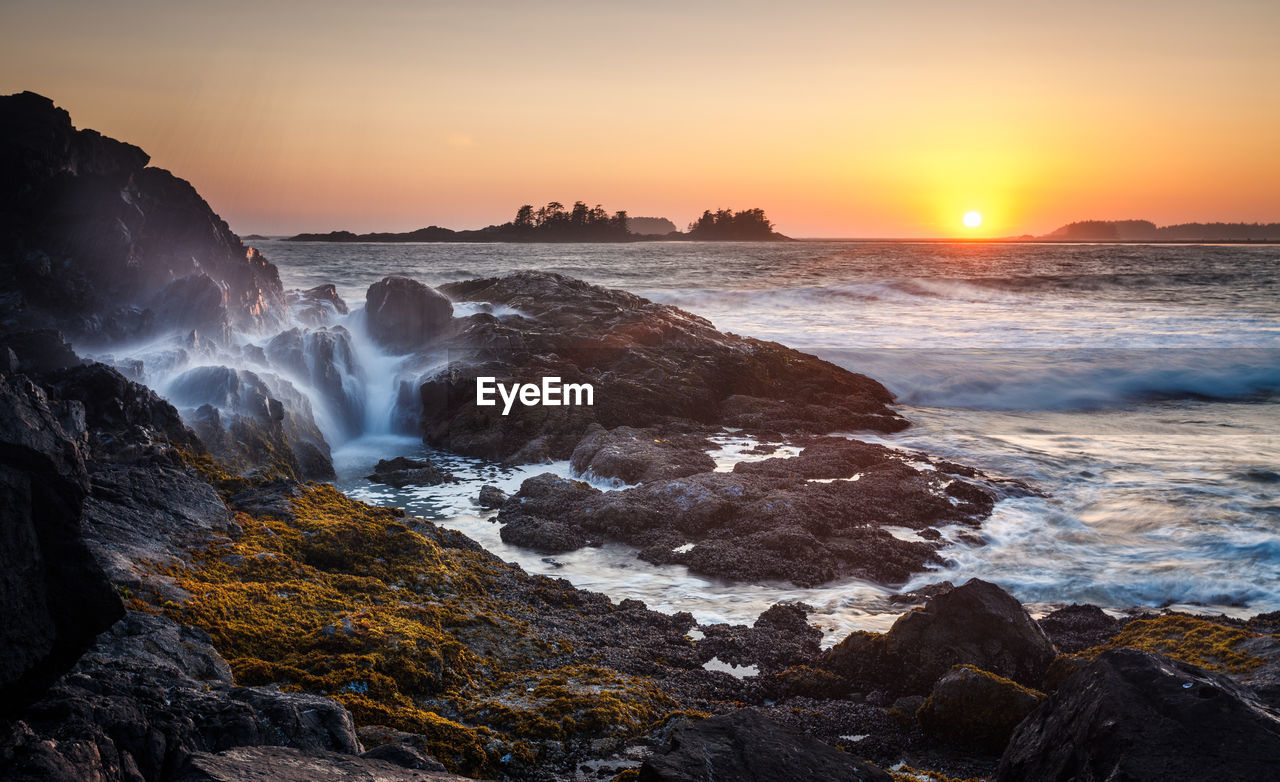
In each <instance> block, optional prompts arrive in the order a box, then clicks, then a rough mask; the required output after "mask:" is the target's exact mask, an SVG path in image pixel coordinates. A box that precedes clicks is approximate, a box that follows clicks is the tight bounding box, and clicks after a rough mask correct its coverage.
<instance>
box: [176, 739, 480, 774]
mask: <svg viewBox="0 0 1280 782" xmlns="http://www.w3.org/2000/svg"><path fill="white" fill-rule="evenodd" d="M367 754H368V753H366V756H362V757H352V756H351V755H340V754H338V753H336V752H315V751H312V752H302V751H300V750H296V749H289V748H287V747H237V748H235V749H228V750H223V751H222V752H218V753H215V754H210V753H207V752H198V753H196V754H195V755H193V756H192V757H191V759H190V760H189V761H188V763H187V765H186V767H185V768H183V769H182V771H181V772H180V773H179V774H178V776H177V777H176V778H175V782H244V780H251V779H260V780H271V782H454V780H458V782H461V781H462V780H465V779H466V777H460V776H456V775H454V774H448V773H444V772H443V771H436V770H433V769H415V768H412V767H406V766H403V765H400V764H397V763H393V762H388V761H387V760H383V759H379V758H376V757H367Z"/></svg>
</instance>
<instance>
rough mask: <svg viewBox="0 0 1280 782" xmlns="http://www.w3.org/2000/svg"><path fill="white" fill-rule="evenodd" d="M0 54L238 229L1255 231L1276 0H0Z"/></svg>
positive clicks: (8, 69)
mask: <svg viewBox="0 0 1280 782" xmlns="http://www.w3.org/2000/svg"><path fill="white" fill-rule="evenodd" d="M206 5H207V6H208V7H205V6H206ZM214 5H216V6H217V7H216V9H215V8H214ZM108 6H110V7H108ZM0 44H2V45H0V90H2V91H3V92H5V93H9V92H15V91H19V90H23V89H29V90H34V91H36V92H40V93H42V94H45V95H47V96H49V97H51V98H53V99H54V101H55V102H57V103H58V104H59V105H61V106H62V107H64V108H66V109H67V110H68V111H70V112H71V115H72V119H73V120H74V121H75V122H76V124H77V125H78V126H80V127H91V128H95V129H98V130H101V131H102V132H104V133H106V134H108V135H111V136H115V137H116V138H120V139H123V140H127V141H130V142H133V143H136V144H138V145H139V146H141V147H143V148H144V149H146V150H147V151H148V152H149V153H151V155H152V160H153V163H154V164H155V165H159V166H163V167H165V168H168V169H170V170H172V171H174V172H175V173H176V174H178V175H179V176H182V177H184V178H187V179H189V180H191V181H192V182H193V183H194V184H195V186H196V187H197V188H198V189H199V190H200V192H201V193H202V194H203V195H204V196H205V197H206V198H207V199H208V200H209V202H210V203H211V204H212V206H213V207H214V209H216V210H217V211H218V212H219V213H221V214H222V215H223V217H225V218H227V220H228V221H229V222H230V223H231V225H232V227H233V228H234V229H235V230H237V231H239V232H241V233H250V232H258V233H292V232H296V231H302V230H330V229H335V228H350V229H354V230H407V229H411V228H417V227H421V226H423V225H428V224H437V225H445V226H449V227H454V228H474V227H480V226H483V225H487V224H490V223H496V222H503V221H506V220H509V219H510V218H511V216H512V214H514V211H515V208H516V207H517V206H519V205H520V204H522V203H534V204H539V203H544V202H546V201H549V200H553V199H555V200H560V201H564V202H566V203H568V202H572V201H573V200H575V199H579V198H581V199H583V200H587V201H589V202H591V203H596V202H599V203H601V204H603V205H604V206H605V207H606V208H608V209H610V210H613V209H627V210H628V211H629V212H630V213H631V214H633V215H657V216H665V217H669V218H671V219H672V220H673V221H675V222H676V223H677V224H679V225H681V226H682V227H683V225H684V224H686V223H688V222H689V221H690V220H692V219H693V218H694V217H696V216H697V214H699V213H700V212H701V210H702V209H704V208H707V207H712V208H714V207H719V206H725V207H732V208H747V207H753V206H759V207H762V208H764V209H765V210H766V211H767V212H768V214H769V215H770V217H772V218H773V220H774V222H775V223H776V224H777V226H778V228H779V229H780V230H782V231H783V232H784V233H787V234H789V235H792V236H862V237H885V236H900V237H918V236H984V235H985V236H1001V235H1013V234H1022V233H1035V234H1039V233H1044V232H1047V231H1050V230H1052V229H1053V228H1055V227H1057V226H1058V225H1060V224H1062V223H1065V222H1069V221H1071V220H1077V219H1086V218H1102V219H1112V218H1131V217H1142V218H1147V219H1151V220H1154V221H1156V222H1157V223H1161V224H1166V223H1173V222H1186V221H1193V220H1225V221H1236V220H1243V221H1280V89H1277V86H1276V85H1277V84H1280V3H1277V2H1275V0H1255V1H1252V2H1213V3H1209V2H1180V1H1172V2H1163V3H1156V2H1092V1H1087V0H1086V1H1078V2H1073V3H1047V2H1045V3H1041V2H1025V0H1024V1H1023V2H983V1H982V0H974V1H973V2H968V3H961V2H929V1H928V0H910V1H909V2H898V3H888V2H884V3H875V4H872V3H852V2H792V3H788V4H785V8H784V4H781V3H753V2H734V3H713V2H698V3H688V2H678V3H677V2H649V3H643V4H641V3H633V4H620V3H619V4H606V3H595V4H586V3H570V2H541V3H530V2H522V3H498V2H483V0H476V1H475V2H468V3H449V4H445V3H423V2H407V1H403V0H402V1H399V2H391V1H389V0H388V1H384V2H378V1H377V0H374V1H373V2H364V3H359V4H357V3H346V2H344V3H336V2H335V3H330V2H315V3H284V2H273V0H255V1H254V2H229V3H218V4H196V3H163V2H120V3H112V4H105V3H103V4H98V3H94V4H90V3H63V2H56V1H49V0H46V1H45V2H40V3H34V2H32V3H26V2H12V0H10V2H6V3H5V4H4V5H3V6H2V7H0ZM969 210H977V211H979V212H981V213H982V214H983V215H984V218H985V220H984V223H983V225H982V226H981V227H980V228H978V229H973V230H971V229H966V228H964V226H963V225H962V223H961V217H962V215H963V214H964V213H965V212H967V211H969Z"/></svg>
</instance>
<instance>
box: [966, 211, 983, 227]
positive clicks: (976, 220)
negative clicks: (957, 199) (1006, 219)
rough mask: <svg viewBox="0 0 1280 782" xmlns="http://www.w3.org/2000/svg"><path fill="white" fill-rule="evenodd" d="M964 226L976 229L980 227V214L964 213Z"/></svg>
mask: <svg viewBox="0 0 1280 782" xmlns="http://www.w3.org/2000/svg"><path fill="white" fill-rule="evenodd" d="M964 224H965V227H967V228H977V227H978V226H980V225H982V214H981V213H980V212H965V213H964Z"/></svg>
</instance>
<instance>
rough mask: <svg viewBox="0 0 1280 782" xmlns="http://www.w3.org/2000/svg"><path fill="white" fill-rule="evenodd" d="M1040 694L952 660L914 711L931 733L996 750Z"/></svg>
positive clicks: (921, 723) (947, 739) (976, 746)
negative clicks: (930, 691)
mask: <svg viewBox="0 0 1280 782" xmlns="http://www.w3.org/2000/svg"><path fill="white" fill-rule="evenodd" d="M1042 700H1044V693H1041V692H1038V691H1036V690H1032V689H1029V688H1027V687H1023V686H1022V685H1020V684H1018V683H1017V682H1015V681H1012V680H1010V679H1006V678H1004V677H1003V676H996V675H995V674H993V673H989V672H987V671H984V670H982V669H981V668H975V667H974V666H972V665H957V666H956V667H954V668H952V669H951V670H950V671H949V672H948V673H947V675H946V676H943V677H942V678H941V679H939V680H938V683H937V684H935V685H934V686H933V692H932V693H930V695H929V698H928V699H927V700H926V701H925V702H924V705H923V706H921V707H920V711H919V712H917V713H916V716H917V718H918V719H919V721H920V725H921V727H923V728H924V729H925V730H927V731H928V732H929V733H931V734H933V735H934V736H937V737H939V738H941V739H943V740H945V741H948V742H950V743H953V744H958V745H961V746H965V747H971V748H973V749H976V750H979V751H985V752H989V753H991V754H993V755H996V754H999V753H1000V752H1001V751H1003V750H1004V747H1005V744H1007V743H1008V741H1009V736H1010V735H1012V733H1013V730H1014V728H1016V727H1017V726H1018V723H1019V722H1022V720H1023V719H1025V718H1026V716H1027V715H1028V714H1030V713H1031V712H1032V711H1034V710H1035V708H1036V707H1037V706H1039V705H1040V702H1041V701H1042Z"/></svg>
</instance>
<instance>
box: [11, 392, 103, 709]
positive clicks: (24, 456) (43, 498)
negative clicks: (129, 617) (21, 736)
mask: <svg viewBox="0 0 1280 782" xmlns="http://www.w3.org/2000/svg"><path fill="white" fill-rule="evenodd" d="M85 445H86V441H85V422H84V408H83V407H82V406H81V405H80V404H79V403H76V402H68V403H61V404H60V403H57V402H51V401H50V400H49V398H48V397H47V396H46V395H45V393H44V391H43V390H42V389H40V388H39V387H37V386H36V385H34V384H33V383H32V382H31V381H30V380H28V379H27V378H25V377H23V376H5V375H0V608H2V609H3V611H4V621H3V622H0V719H4V718H8V717H11V716H12V714H13V712H15V711H16V710H17V709H19V708H21V707H22V706H23V705H25V704H26V703H28V702H29V701H31V700H32V699H33V698H34V697H36V696H37V695H38V694H39V693H40V692H41V690H42V689H43V688H44V687H45V686H47V685H48V684H49V682H51V681H52V680H53V679H54V678H55V677H56V676H58V675H59V674H61V673H62V672H63V671H65V670H66V669H67V668H68V667H69V666H70V665H71V664H72V663H73V662H74V661H75V660H76V658H77V657H78V656H79V655H80V654H81V652H83V651H84V650H85V648H87V647H88V646H89V644H90V643H91V642H92V641H93V638H94V636H96V635H97V634H98V633H99V632H101V631H103V630H104V629H106V628H107V627H110V626H111V624H112V622H114V621H115V620H116V619H117V618H119V616H120V615H121V614H122V613H123V607H122V605H121V603H120V598H119V597H118V596H117V595H116V593H115V591H114V590H113V589H112V588H111V585H110V583H108V581H107V579H106V576H105V575H104V574H103V572H102V569H101V568H100V567H99V566H98V564H97V563H96V562H95V561H94V559H93V557H92V555H91V554H90V553H89V550H88V549H87V548H86V546H85V543H84V540H83V538H82V530H81V515H82V510H83V505H84V499H85V496H86V494H87V492H88V488H89V482H88V475H87V473H86V471H85V466H84V460H83V450H84V446H85Z"/></svg>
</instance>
